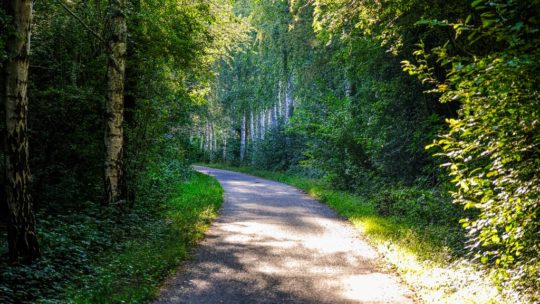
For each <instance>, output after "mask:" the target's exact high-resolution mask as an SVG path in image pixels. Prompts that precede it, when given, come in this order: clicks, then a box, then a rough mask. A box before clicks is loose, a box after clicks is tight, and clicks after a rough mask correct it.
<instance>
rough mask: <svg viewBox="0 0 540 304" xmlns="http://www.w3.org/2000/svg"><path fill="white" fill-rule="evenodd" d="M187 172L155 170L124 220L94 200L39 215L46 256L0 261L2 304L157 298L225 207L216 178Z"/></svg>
mask: <svg viewBox="0 0 540 304" xmlns="http://www.w3.org/2000/svg"><path fill="white" fill-rule="evenodd" d="M177 169H178V168H177ZM182 172H183V173H182ZM188 172H189V171H187V170H185V168H184V170H183V171H182V170H180V169H178V170H176V169H174V170H171V172H169V173H167V171H163V170H158V171H155V174H153V175H151V177H150V178H148V182H147V183H146V184H145V185H144V186H143V187H142V188H144V189H146V191H145V192H141V195H140V197H139V199H138V201H137V203H136V205H135V207H134V208H133V209H131V210H129V211H128V212H126V213H125V214H124V215H123V216H122V217H118V216H117V213H115V212H116V209H115V208H114V207H111V208H104V207H103V206H102V205H100V204H96V203H92V202H86V203H85V202H81V203H80V204H79V205H80V206H79V207H80V209H79V210H71V211H69V212H68V213H66V214H46V213H43V214H38V217H37V218H38V225H39V226H38V227H39V230H38V232H39V240H40V245H41V249H42V254H43V257H42V258H41V259H40V260H39V261H37V262H36V263H33V264H31V265H24V264H22V265H11V264H9V262H8V261H7V259H6V258H5V257H1V260H0V303H6V304H12V303H13V304H15V303H17V304H18V303H147V302H148V301H150V300H152V299H153V298H154V297H155V296H156V293H157V291H158V288H159V286H160V284H161V283H162V281H163V280H164V279H165V278H166V277H167V276H168V275H170V274H171V273H172V272H174V271H175V270H176V269H177V267H178V266H179V264H180V263H181V262H182V261H184V260H186V259H188V258H189V255H190V251H191V249H192V248H193V246H195V245H196V244H197V242H198V241H199V240H200V239H201V238H202V237H203V235H204V232H205V231H206V229H207V228H208V226H209V224H210V223H211V221H212V220H213V219H214V218H215V217H216V216H217V211H218V209H219V207H220V206H221V203H222V202H223V189H222V188H221V186H220V185H219V183H218V182H217V180H216V179H214V178H213V177H210V176H207V175H203V174H201V173H198V172H191V173H188ZM119 218H122V220H121V221H120V220H119ZM0 247H1V246H0Z"/></svg>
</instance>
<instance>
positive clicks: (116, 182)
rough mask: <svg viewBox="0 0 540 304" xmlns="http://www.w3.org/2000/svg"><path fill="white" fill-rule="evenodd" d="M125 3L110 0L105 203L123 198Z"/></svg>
mask: <svg viewBox="0 0 540 304" xmlns="http://www.w3.org/2000/svg"><path fill="white" fill-rule="evenodd" d="M125 8H126V0H109V12H108V27H109V33H108V37H107V43H108V48H109V54H108V55H109V59H108V63H107V87H108V88H107V102H106V107H105V108H106V109H105V115H106V117H105V121H106V127H105V148H106V156H105V203H106V204H111V203H116V202H118V201H119V200H121V199H122V196H123V193H122V189H121V188H122V183H123V182H124V181H123V179H124V165H123V162H124V160H123V156H124V155H123V154H124V130H123V122H124V81H125V68H126V50H127V47H126V44H127V26H126V17H125Z"/></svg>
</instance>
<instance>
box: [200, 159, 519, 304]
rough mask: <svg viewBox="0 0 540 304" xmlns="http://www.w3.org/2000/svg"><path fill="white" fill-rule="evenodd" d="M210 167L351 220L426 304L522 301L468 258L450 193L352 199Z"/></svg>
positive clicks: (301, 182)
mask: <svg viewBox="0 0 540 304" xmlns="http://www.w3.org/2000/svg"><path fill="white" fill-rule="evenodd" d="M210 166H212V167H214V168H221V169H229V170H233V171H239V172H243V173H248V174H251V175H256V176H259V177H263V178H267V179H271V180H275V181H279V182H283V183H286V184H290V185H292V186H295V187H297V188H300V189H302V190H303V191H305V192H306V193H308V194H309V195H310V196H312V197H314V198H316V199H319V200H320V201H322V202H324V203H326V204H327V205H329V206H330V207H332V208H333V209H334V210H336V211H337V213H339V214H340V215H342V216H344V217H345V218H347V219H348V220H349V221H350V222H351V223H352V224H353V225H354V226H355V227H356V228H357V229H358V230H359V231H360V232H361V234H362V235H363V236H365V237H366V238H367V240H368V241H369V242H370V243H371V244H372V245H373V246H374V247H375V248H377V250H378V252H379V253H380V254H381V255H382V256H384V258H385V260H386V261H387V262H388V264H389V265H390V267H391V268H393V269H395V270H396V271H397V272H398V273H399V274H400V276H401V278H402V279H403V280H404V281H405V282H406V283H407V284H408V285H409V286H410V287H411V288H412V289H413V290H414V291H415V293H416V294H417V297H418V298H419V299H421V300H422V301H424V302H426V303H519V302H520V300H519V299H518V297H517V295H515V294H514V293H512V292H511V291H506V292H504V293H503V292H502V291H500V290H498V289H497V288H496V285H495V284H494V283H493V282H492V281H491V280H490V279H489V276H488V275H487V273H488V272H487V271H486V269H483V268H482V266H481V264H480V263H477V262H473V261H471V260H472V258H470V257H469V256H468V255H467V254H466V250H465V237H464V231H463V230H462V228H461V226H460V224H459V218H460V217H461V216H462V215H463V211H462V210H461V209H460V208H459V207H458V206H455V205H453V204H452V203H451V199H450V197H449V195H448V194H447V192H446V191H445V190H444V189H428V188H422V187H413V186H403V185H387V186H386V187H384V188H381V189H379V190H378V191H373V189H370V191H369V192H370V193H365V191H362V189H358V192H357V193H355V194H352V193H349V192H345V191H337V190H334V189H332V187H331V186H330V185H329V183H327V182H325V181H323V180H320V179H314V178H306V177H302V176H298V175H295V174H291V173H287V172H274V171H264V170H259V169H254V168H251V167H230V166H226V165H218V164H212V165H210Z"/></svg>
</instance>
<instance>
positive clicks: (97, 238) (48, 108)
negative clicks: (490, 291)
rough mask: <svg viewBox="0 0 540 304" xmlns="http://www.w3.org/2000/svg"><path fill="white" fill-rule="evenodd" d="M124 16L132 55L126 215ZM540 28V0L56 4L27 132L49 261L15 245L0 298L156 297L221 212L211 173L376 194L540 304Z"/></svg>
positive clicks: (433, 240) (42, 245)
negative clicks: (118, 31)
mask: <svg viewBox="0 0 540 304" xmlns="http://www.w3.org/2000/svg"><path fill="white" fill-rule="evenodd" d="M114 5H119V6H118V7H119V9H120V11H121V13H122V16H124V17H125V23H126V26H127V31H126V37H125V39H126V43H127V52H126V54H125V63H126V69H125V78H124V79H123V83H124V85H125V87H124V91H123V105H122V111H123V114H122V118H123V123H122V126H123V138H124V141H123V143H122V153H123V159H124V160H123V163H122V168H121V169H122V172H123V177H124V178H123V180H122V181H121V183H119V185H120V187H122V191H121V192H122V193H121V195H119V196H118V197H116V198H115V199H114V200H112V201H111V200H108V199H107V191H106V190H107V188H106V186H105V185H106V183H104V173H103V171H104V167H105V163H104V155H105V151H106V150H107V147H106V144H105V143H104V138H103V137H104V131H105V121H106V119H107V118H108V116H107V115H106V113H108V112H107V110H106V108H107V105H108V102H109V101H108V100H109V99H108V90H110V87H108V76H107V75H108V72H107V71H108V64H110V61H109V60H110V56H111V52H110V49H109V47H107V43H106V42H107V41H111V40H110V37H111V34H110V32H111V31H112V26H111V23H110V22H111V20H113V18H111V14H112V13H111V12H114V11H113V10H111V7H113V6H114ZM118 7H116V9H118ZM9 12H10V10H9V8H6V6H4V7H2V10H0V28H1V33H2V37H0V49H1V50H4V49H6V50H8V51H5V52H3V51H0V59H1V60H2V68H5V67H6V66H7V64H8V62H9V61H10V60H12V56H11V55H10V53H9V43H10V39H11V38H10V37H12V35H13V26H12V23H13V19H12V16H10V13H9ZM539 23H540V1H537V0H532V1H531V0H528V1H525V0H492V1H490V0H475V1H468V0H459V1H438V0H436V1H422V0H405V1H394V0H388V1H369V0H289V1H283V0H276V1H261V0H238V1H227V0H211V1H183V0H174V1H167V0H124V1H102V0H91V1H62V0H55V1H48V2H47V1H36V2H35V3H34V16H33V23H32V29H31V31H32V35H31V53H30V58H29V61H30V66H29V79H28V117H27V119H28V131H27V136H28V139H29V140H28V141H29V157H30V158H29V167H30V172H31V187H30V188H29V189H28V191H29V193H30V194H31V197H32V201H31V202H32V203H31V204H30V206H31V207H32V210H34V212H33V213H34V216H35V218H36V222H37V225H36V227H37V228H36V229H37V237H38V242H39V251H40V254H39V259H38V258H36V257H33V258H31V259H30V260H28V259H25V256H24V254H22V255H21V256H16V257H15V258H13V254H8V251H10V250H8V247H9V246H8V243H7V242H5V243H0V245H1V246H0V248H1V249H2V253H3V252H6V255H5V256H3V257H2V261H1V263H0V278H1V281H0V300H1V301H2V302H6V303H19V302H41V303H53V302H55V301H56V302H58V301H59V302H70V301H71V302H84V303H88V302H92V303H94V302H95V303H97V302H100V303H103V302H110V303H120V302H122V301H124V302H130V303H132V302H141V301H146V300H148V299H151V298H152V297H153V295H154V292H155V289H156V286H158V285H159V282H160V281H161V280H162V279H163V277H165V276H166V275H167V274H168V273H169V272H170V271H171V269H174V267H175V266H176V265H177V264H178V263H179V261H180V260H182V259H184V258H185V257H186V256H187V255H188V251H189V249H188V248H189V247H190V246H192V245H193V244H194V243H195V242H196V240H197V239H198V238H200V237H201V234H202V231H203V228H202V226H205V225H207V224H208V222H209V221H210V220H211V219H212V218H213V217H215V216H216V213H215V212H216V210H217V208H218V207H219V203H220V198H221V196H220V195H221V192H220V191H221V190H220V189H219V186H218V185H217V184H215V182H213V181H212V180H211V179H209V178H205V177H203V176H200V175H197V174H194V173H192V172H191V170H190V165H191V164H192V163H194V162H206V163H214V164H221V165H223V164H227V165H233V166H249V167H251V168H252V169H253V168H256V169H261V170H268V171H275V172H283V171H285V172H287V174H288V175H289V176H299V177H302V178H310V179H313V180H318V181H320V182H321V183H324V184H325V185H326V186H327V187H329V188H331V189H333V190H336V191H344V192H347V193H352V194H354V195H357V196H359V197H362V198H363V200H364V203H365V204H368V205H369V206H372V207H373V210H374V216H375V215H376V216H379V217H382V218H389V219H392V221H391V222H390V223H391V225H396V226H400V225H401V226H406V227H407V229H410V231H412V232H411V233H413V234H415V235H414V236H413V237H412V238H419V239H425V240H424V241H426V243H425V244H433V246H435V247H434V248H437V250H438V249H439V248H444V250H445V252H446V253H447V255H448V258H447V259H446V260H445V263H448V264H451V263H454V262H456V261H460V263H461V262H463V263H465V262H466V263H469V262H470V263H473V264H474V265H475V267H479V268H482V269H484V271H485V272H486V273H490V274H491V277H492V278H493V279H494V281H495V284H496V285H497V286H499V288H500V290H506V291H512V293H514V295H513V296H509V299H514V300H515V301H516V302H531V303H533V302H537V301H540V294H539V290H540V281H539V279H538V278H539V277H540V273H539V272H540V260H539V259H540V242H539V240H540V238H539V236H540V224H539V223H540V222H539V219H538V217H539V216H540V202H539V200H540V197H539V194H540V189H539V187H540V180H539V179H540V169H539V168H540V149H539V147H540V146H539V145H540V135H539V134H540V132H539V131H540V130H539V128H540V127H539V118H540V104H539V103H540V91H539V84H540V81H539V80H540V79H539V77H540V76H539V75H540V51H539V49H538V45H540V24H539ZM108 62H109V63H108ZM4 97H5V95H2V99H0V100H1V101H2V103H4V102H5V100H6V99H5V98H4ZM2 111H4V107H2ZM3 114H5V113H3ZM3 116H5V115H3ZM2 128H3V129H2V134H6V132H5V125H4V124H2ZM0 153H1V155H2V158H4V159H5V158H6V157H9V151H7V150H6V149H5V148H4V149H3V150H2V151H1V152H0ZM0 166H2V168H1V169H2V170H3V171H6V167H5V165H4V163H3V162H2V164H0ZM8 171H9V170H8ZM8 173H9V172H8ZM2 184H7V182H6V180H2ZM1 191H5V190H4V187H3V188H2V190H1ZM2 197H5V194H4V193H2ZM8 205H9V204H6V201H5V200H3V201H2V204H1V208H2V212H1V214H2V220H1V222H0V232H1V233H2V234H7V232H6V231H7V230H8V226H9V223H10V218H9V214H11V213H10V212H9V208H8ZM401 226H400V227H401ZM408 231H409V230H408ZM441 231H442V233H441ZM3 239H8V237H7V235H6V236H5V237H4V238H3ZM422 244H424V243H422ZM157 247H159V248H160V250H156V249H155V248H157ZM428 251H429V250H428ZM179 252H181V254H179ZM156 261H159V262H156ZM464 261H465V262H464ZM501 301H502V300H501ZM502 302H504V301H502Z"/></svg>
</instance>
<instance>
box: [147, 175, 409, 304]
mask: <svg viewBox="0 0 540 304" xmlns="http://www.w3.org/2000/svg"><path fill="white" fill-rule="evenodd" d="M195 169H196V170H198V171H200V172H203V173H206V174H210V175H213V176H215V177H216V178H217V179H218V180H219V182H220V183H221V185H222V186H223V188H224V190H225V201H224V204H223V207H222V209H221V211H220V217H219V218H218V219H217V220H216V221H215V222H214V223H213V225H212V226H211V228H210V230H209V232H208V234H207V236H206V239H205V240H204V241H203V242H202V243H201V244H200V246H199V247H198V249H197V250H196V252H195V255H194V258H193V260H191V261H189V262H187V264H186V265H184V267H182V269H181V270H180V271H179V273H178V274H177V276H176V277H175V278H172V279H171V280H169V282H167V283H166V284H165V286H164V287H163V289H162V291H161V294H160V296H159V299H158V300H156V301H155V303H158V304H162V303H413V301H412V300H411V298H412V293H411V292H410V291H409V290H408V289H407V288H405V287H404V286H403V285H402V284H401V283H400V282H399V280H398V279H397V278H396V277H395V276H394V275H392V274H388V273H385V272H383V271H381V270H380V267H379V266H378V265H377V264H378V261H379V258H378V256H377V253H376V252H375V251H374V250H373V249H372V248H371V247H370V246H369V245H368V244H367V243H366V242H364V241H363V240H361V239H360V238H358V232H357V231H356V230H355V229H354V228H353V227H352V226H351V225H350V224H349V223H348V222H347V221H345V220H343V219H341V218H340V217H339V216H337V215H336V213H335V212H334V211H332V210H331V209H330V208H328V207H326V206H325V205H323V204H321V203H319V202H317V201H315V200H313V199H311V198H309V197H308V196H307V195H306V194H304V193H302V192H300V191H299V190H297V189H295V188H293V187H290V186H287V185H284V184H281V183H277V182H273V181H269V180H265V179H261V178H257V177H253V176H250V175H245V174H240V173H236V172H230V171H225V170H218V169H211V168H206V167H195Z"/></svg>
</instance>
